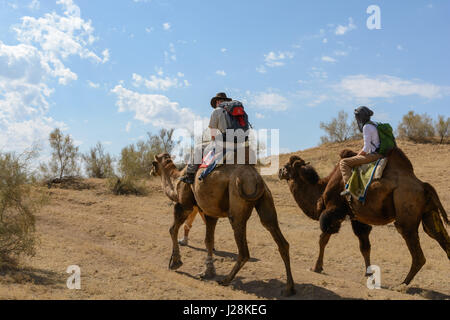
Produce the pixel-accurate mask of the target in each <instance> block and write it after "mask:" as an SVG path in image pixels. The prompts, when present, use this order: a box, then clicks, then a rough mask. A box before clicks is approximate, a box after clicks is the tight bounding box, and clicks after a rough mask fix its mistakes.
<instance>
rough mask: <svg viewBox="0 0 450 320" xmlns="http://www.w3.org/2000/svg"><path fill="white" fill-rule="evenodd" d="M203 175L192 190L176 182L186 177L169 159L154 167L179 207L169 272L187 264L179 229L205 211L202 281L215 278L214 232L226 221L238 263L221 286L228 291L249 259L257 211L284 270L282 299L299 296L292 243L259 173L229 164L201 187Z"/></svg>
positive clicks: (163, 158)
mask: <svg viewBox="0 0 450 320" xmlns="http://www.w3.org/2000/svg"><path fill="white" fill-rule="evenodd" d="M202 172H203V170H202V169H201V170H199V172H197V177H196V179H195V180H196V182H195V184H194V185H193V186H190V185H187V184H185V183H183V182H181V181H179V180H178V178H179V177H180V176H181V175H182V172H180V171H179V170H178V169H177V168H176V167H175V165H174V163H173V162H172V159H171V157H170V155H169V154H161V155H159V156H156V157H155V161H154V162H153V170H152V174H153V175H154V176H161V179H162V182H163V187H164V189H165V192H166V194H167V195H169V197H170V198H171V199H172V200H173V201H175V202H176V204H175V207H174V223H173V225H172V227H171V228H170V235H171V237H172V244H173V251H172V256H171V259H170V264H169V268H170V269H172V270H176V269H178V268H180V267H181V266H182V264H183V263H182V261H181V255H180V249H179V244H178V241H177V235H178V230H179V228H180V226H181V225H182V224H183V222H184V221H185V220H186V218H187V217H188V216H189V215H191V214H192V213H193V212H195V211H201V212H204V213H205V219H206V237H205V245H206V249H207V258H206V270H205V272H204V273H203V274H202V277H203V278H213V277H215V275H216V272H215V268H214V263H213V250H214V232H215V227H216V224H217V221H218V219H219V218H228V219H229V221H230V223H231V226H232V228H233V231H234V237H235V241H236V244H237V247H238V251H239V254H238V259H237V261H236V264H235V265H234V267H233V269H232V270H231V272H230V274H229V275H228V276H226V277H225V278H224V279H223V280H221V281H220V282H219V283H220V284H221V285H225V286H226V285H229V284H230V283H231V281H232V280H233V279H234V277H235V276H236V274H237V273H238V272H239V270H240V269H241V268H242V267H243V266H244V264H245V263H246V262H247V261H248V260H249V259H250V253H249V250H248V246H247V238H246V230H247V221H248V219H249V218H250V216H251V214H252V212H253V209H254V208H256V211H257V213H258V215H259V218H260V220H261V223H262V224H263V226H264V227H265V228H266V229H267V230H268V231H269V232H270V233H271V235H272V237H273V239H274V240H275V242H276V243H277V245H278V250H279V252H280V255H281V258H282V259H283V262H284V264H285V268H286V275H287V283H286V290H284V291H283V293H282V294H283V295H284V296H291V295H293V294H295V289H294V280H293V278H292V273H291V266H290V258H289V243H288V242H287V241H286V239H285V238H284V236H283V234H282V233H281V230H280V227H279V224H278V218H277V212H276V210H275V205H274V202H273V198H272V194H271V192H270V190H269V188H268V187H267V185H266V184H265V183H264V181H263V179H262V177H261V176H260V175H259V174H258V172H257V171H256V169H255V168H254V167H253V166H249V165H231V164H227V165H224V166H221V167H218V168H217V169H216V170H214V171H213V172H212V173H211V174H210V175H209V176H208V177H207V178H206V179H204V180H203V181H199V180H198V177H199V175H200V174H201V173H202Z"/></svg>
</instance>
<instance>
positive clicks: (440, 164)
mask: <svg viewBox="0 0 450 320" xmlns="http://www.w3.org/2000/svg"><path fill="white" fill-rule="evenodd" d="M357 145H358V143H356V144H353V143H351V144H347V146H350V147H352V148H354V149H356V147H357ZM342 147H343V146H342V145H338V146H336V145H333V146H330V147H328V148H323V147H321V148H315V149H310V150H306V151H303V152H299V153H298V154H300V155H301V156H302V157H303V158H304V159H306V160H307V161H311V162H312V164H313V165H314V166H316V168H317V169H318V171H319V172H320V173H321V174H322V175H324V174H327V173H328V172H329V171H330V169H331V168H332V167H333V165H334V163H335V162H336V160H337V158H338V151H339V150H341V149H342ZM401 147H402V148H403V149H404V150H405V151H406V153H407V155H408V156H409V157H410V158H411V160H412V162H413V164H414V165H415V169H416V174H417V175H418V177H419V178H420V179H422V180H423V181H427V182H430V183H431V184H432V185H433V186H434V187H435V188H436V189H437V191H438V193H439V195H440V198H441V201H442V203H443V204H444V207H446V208H450V183H449V182H448V179H449V174H450V169H449V164H450V162H449V159H450V146H449V145H444V146H439V145H415V144H412V143H401ZM288 157H289V155H283V156H282V159H281V162H280V163H281V164H284V163H285V162H286V160H287V159H288ZM265 179H266V181H267V183H268V185H269V188H270V189H271V190H272V193H273V195H274V198H275V204H276V207H277V211H278V216H279V220H280V226H281V229H282V231H283V233H284V235H285V237H286V238H287V240H288V241H289V243H290V245H291V251H290V252H291V264H292V269H293V275H294V280H295V283H296V289H297V295H296V296H294V297H292V298H290V299H450V277H449V275H450V263H449V260H448V259H447V257H446V255H445V253H444V252H443V250H442V249H441V248H440V247H439V245H438V244H437V242H435V241H434V240H432V239H430V238H429V237H428V236H427V235H426V234H425V233H424V232H423V231H422V228H421V230H420V237H421V243H422V248H423V250H424V252H425V256H426V258H427V264H426V265H425V266H424V268H423V269H422V270H421V271H420V273H419V274H418V275H417V276H416V278H415V279H414V281H413V283H412V284H411V286H410V287H409V288H408V289H407V291H406V292H403V293H399V292H396V291H393V290H390V289H389V288H391V287H392V286H394V285H397V284H399V283H400V282H401V281H402V280H403V279H404V277H405V275H406V273H407V272H408V270H409V267H410V261H411V258H410V255H409V252H408V250H407V247H406V245H405V243H404V242H403V240H402V238H401V236H400V235H399V234H398V233H397V231H396V230H395V228H394V226H393V225H387V226H384V227H375V228H374V230H373V232H372V235H371V240H372V263H373V264H376V265H379V266H380V267H381V273H382V287H383V289H381V290H369V289H367V287H366V278H365V277H364V265H363V259H362V257H361V255H360V252H359V248H358V240H357V238H356V237H355V236H354V235H353V233H352V231H351V226H350V223H349V222H345V223H344V224H343V227H342V229H341V232H340V233H339V234H338V235H336V236H333V237H332V239H331V241H330V244H329V245H328V247H327V251H326V255H325V265H324V269H325V272H324V274H316V273H313V272H311V271H309V270H310V268H311V267H312V266H313V265H314V262H315V260H316V258H317V254H318V237H319V234H320V230H319V225H318V223H317V222H314V221H312V220H310V219H309V218H307V217H306V216H305V215H304V214H303V213H302V212H301V210H300V209H299V208H298V207H297V205H296V203H295V202H294V200H293V197H292V195H291V194H290V193H289V190H288V187H287V184H286V182H280V181H278V180H277V179H276V177H266V178H265ZM88 183H90V184H91V185H92V186H93V188H92V189H90V190H83V191H74V190H60V189H51V190H49V194H50V199H51V202H50V204H49V205H47V206H46V207H45V208H43V209H42V210H41V211H40V212H39V214H38V215H37V231H38V235H39V238H40V245H39V246H38V250H37V254H36V256H35V257H34V258H31V259H25V260H24V261H23V262H22V266H21V267H22V268H21V269H20V270H19V271H16V272H8V273H6V274H3V275H0V299H183V300H185V299H186V300H188V299H261V298H262V299H280V298H281V297H280V292H281V290H282V289H283V288H284V284H285V274H284V266H283V263H282V261H281V258H280V256H279V254H278V251H277V249H276V245H275V243H274V242H273V240H272V239H271V237H270V234H269V233H268V232H267V231H266V230H265V229H264V228H263V227H262V226H261V224H260V222H259V219H258V217H257V215H256V214H254V215H253V216H252V218H251V220H250V221H249V227H248V241H249V248H250V254H251V257H252V259H251V260H250V262H248V264H247V265H246V266H245V267H244V268H243V269H242V270H241V271H240V273H239V274H238V276H237V278H236V280H235V281H234V282H233V283H232V285H231V286H230V287H221V286H219V285H218V284H216V283H215V281H201V280H199V279H197V278H196V274H198V273H200V272H201V271H202V270H203V264H204V258H205V255H206V253H205V250H204V244H203V238H204V233H205V228H204V225H203V222H202V221H201V219H197V221H196V222H195V224H194V227H193V229H192V232H191V236H190V246H189V247H185V248H182V249H181V250H182V251H181V253H182V257H183V262H184V265H183V266H182V267H181V269H179V270H178V271H176V272H173V271H169V270H168V263H169V257H170V253H171V241H170V237H169V233H168V229H169V227H170V225H171V222H172V214H171V213H172V204H171V202H170V201H169V200H168V199H167V198H166V197H165V196H164V195H163V194H162V190H161V187H160V184H159V181H158V180H152V181H149V182H148V183H149V187H150V189H151V192H150V195H149V196H147V197H134V196H127V197H126V196H113V195H111V194H110V193H109V192H108V190H107V188H106V184H105V182H104V181H101V180H89V181H88ZM447 230H448V229H447ZM216 250H217V252H216V262H215V265H216V269H217V273H218V275H219V278H220V276H223V275H225V274H227V273H228V272H229V271H230V270H231V268H232V266H233V264H234V260H235V258H236V252H237V249H236V245H235V243H234V239H233V236H232V231H231V227H230V225H229V223H228V221H227V220H221V221H220V222H219V224H218V226H217V232H216ZM69 265H78V266H80V267H81V281H82V283H81V285H82V290H76V291H74V290H68V289H67V287H66V280H67V278H68V276H69V275H68V274H66V273H65V272H66V269H67V267H68V266H69Z"/></svg>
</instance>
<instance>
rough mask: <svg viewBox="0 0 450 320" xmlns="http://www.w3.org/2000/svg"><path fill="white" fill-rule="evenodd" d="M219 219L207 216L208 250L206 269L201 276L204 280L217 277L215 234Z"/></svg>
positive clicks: (206, 238)
mask: <svg viewBox="0 0 450 320" xmlns="http://www.w3.org/2000/svg"><path fill="white" fill-rule="evenodd" d="M217 221H218V219H217V218H214V217H209V216H205V222H206V237H205V246H206V250H207V252H208V253H207V256H206V269H205V271H204V272H203V273H201V274H200V277H201V278H202V279H212V278H214V277H215V276H216V269H215V268H214V257H213V252H214V233H215V230H216V225H217Z"/></svg>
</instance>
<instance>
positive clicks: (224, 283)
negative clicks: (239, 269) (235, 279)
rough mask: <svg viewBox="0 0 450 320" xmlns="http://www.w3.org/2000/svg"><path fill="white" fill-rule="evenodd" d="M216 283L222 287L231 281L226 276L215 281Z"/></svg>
mask: <svg viewBox="0 0 450 320" xmlns="http://www.w3.org/2000/svg"><path fill="white" fill-rule="evenodd" d="M217 283H218V284H219V285H221V286H223V287H228V286H229V285H230V283H231V281H230V280H228V279H227V278H225V279H223V280H219V281H217Z"/></svg>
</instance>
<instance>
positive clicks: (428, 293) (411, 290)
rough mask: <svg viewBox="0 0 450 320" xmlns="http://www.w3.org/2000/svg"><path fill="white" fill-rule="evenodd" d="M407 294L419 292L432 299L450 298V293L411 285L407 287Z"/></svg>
mask: <svg viewBox="0 0 450 320" xmlns="http://www.w3.org/2000/svg"><path fill="white" fill-rule="evenodd" d="M406 293H407V294H412V295H415V294H418V295H419V296H421V297H424V298H426V299H431V300H450V295H448V294H445V293H441V292H437V291H434V290H429V289H422V288H417V287H411V288H408V289H406Z"/></svg>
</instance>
